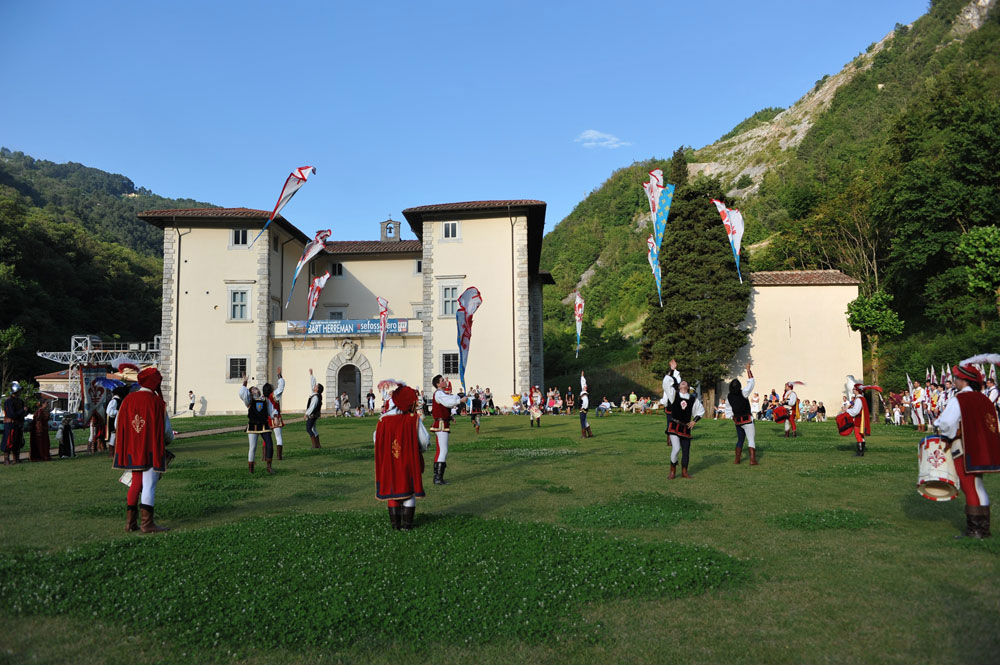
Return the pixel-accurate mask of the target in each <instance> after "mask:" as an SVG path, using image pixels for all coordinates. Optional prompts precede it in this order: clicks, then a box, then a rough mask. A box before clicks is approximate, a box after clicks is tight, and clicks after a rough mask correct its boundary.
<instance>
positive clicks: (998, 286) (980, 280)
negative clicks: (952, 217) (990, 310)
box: [958, 226, 1000, 316]
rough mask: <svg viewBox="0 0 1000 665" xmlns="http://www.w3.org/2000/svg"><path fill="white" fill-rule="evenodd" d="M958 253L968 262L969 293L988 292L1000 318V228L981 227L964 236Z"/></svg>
mask: <svg viewBox="0 0 1000 665" xmlns="http://www.w3.org/2000/svg"><path fill="white" fill-rule="evenodd" d="M958 252H959V254H960V255H961V256H962V257H964V259H965V261H966V273H967V275H968V281H969V291H970V292H972V293H976V292H982V291H987V292H989V293H990V295H992V296H993V297H994V298H995V299H996V306H997V316H1000V228H997V227H996V226H980V227H977V228H974V229H970V230H969V232H968V233H966V234H965V235H964V236H962V240H961V242H960V243H959V244H958Z"/></svg>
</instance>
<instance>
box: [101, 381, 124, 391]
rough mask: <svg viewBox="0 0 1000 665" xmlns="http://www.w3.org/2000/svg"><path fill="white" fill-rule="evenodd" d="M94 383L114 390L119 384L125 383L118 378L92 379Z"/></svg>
mask: <svg viewBox="0 0 1000 665" xmlns="http://www.w3.org/2000/svg"><path fill="white" fill-rule="evenodd" d="M94 383H96V384H97V385H99V386H100V387H102V388H107V389H108V390H114V389H115V388H117V387H119V386H124V385H125V383H124V382H122V381H119V380H118V379H94Z"/></svg>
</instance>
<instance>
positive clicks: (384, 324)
mask: <svg viewBox="0 0 1000 665" xmlns="http://www.w3.org/2000/svg"><path fill="white" fill-rule="evenodd" d="M375 302H377V303H378V334H379V343H378V364H379V367H381V366H382V351H383V350H384V349H385V331H386V329H387V328H388V327H389V301H388V300H386V299H385V298H383V297H382V296H375Z"/></svg>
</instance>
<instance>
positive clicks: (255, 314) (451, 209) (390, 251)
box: [139, 200, 552, 415]
mask: <svg viewBox="0 0 1000 665" xmlns="http://www.w3.org/2000/svg"><path fill="white" fill-rule="evenodd" d="M403 214H404V215H405V217H406V220H407V223H408V224H409V226H410V228H411V229H412V231H413V233H414V234H415V235H416V236H417V240H403V239H402V238H401V231H402V228H401V222H399V221H394V220H391V219H390V220H387V221H385V222H382V223H381V229H380V230H381V233H380V238H379V240H373V241H331V242H327V243H326V251H325V252H324V253H322V254H320V256H319V257H317V258H316V259H314V260H313V261H312V262H311V263H310V264H309V266H308V269H303V271H302V273H301V274H300V275H299V277H298V282H297V283H296V284H295V289H294V291H293V292H292V297H291V300H290V303H289V305H288V307H287V308H286V307H285V302H286V300H288V295H289V291H290V290H291V287H292V278H293V275H294V271H295V266H296V263H297V261H298V259H299V257H300V256H301V254H302V251H303V249H304V247H305V244H306V243H307V242H309V240H310V239H309V238H308V237H307V236H306V235H304V234H303V233H302V232H301V231H299V230H298V229H297V228H295V227H294V226H293V225H291V224H290V223H289V222H288V221H287V220H285V219H284V218H282V217H280V216H279V217H278V218H277V219H276V220H275V221H274V222H273V223H272V224H271V226H270V227H269V228H268V231H267V232H266V233H265V234H264V235H263V236H261V238H260V240H258V241H257V243H256V244H254V245H253V246H252V247H251V246H250V242H251V241H252V240H253V237H254V236H255V235H256V234H257V232H258V231H259V230H260V228H262V226H263V224H264V221H265V220H266V219H267V216H268V213H267V211H263V210H252V209H248V208H198V209H187V210H154V211H149V212H145V213H142V214H141V215H139V218H140V219H142V220H144V221H146V222H148V223H150V224H153V225H155V226H157V227H159V228H162V229H163V231H164V236H163V259H164V261H163V319H162V337H161V345H160V369H161V372H162V373H163V375H164V384H163V388H164V397H165V399H166V400H167V403H168V406H169V407H170V408H171V409H172V410H173V412H181V411H185V410H186V409H187V394H188V391H189V390H192V391H194V393H195V395H196V396H197V397H198V405H197V409H198V413H199V414H200V415H203V414H221V413H240V412H242V411H243V410H244V407H243V405H242V403H241V402H240V400H239V398H238V396H237V393H238V389H239V387H240V385H241V384H242V378H241V377H242V375H243V374H244V373H246V374H247V375H248V376H249V377H250V380H251V382H252V383H255V384H263V383H264V382H265V381H271V382H272V383H274V382H275V381H276V378H277V368H279V367H280V368H282V373H283V376H284V377H285V381H286V384H287V387H286V389H285V395H284V398H283V405H284V409H285V411H286V412H293V411H302V410H304V408H305V404H306V400H307V398H308V395H309V370H310V369H312V370H313V372H314V374H315V376H316V378H317V380H318V381H319V382H320V383H322V384H324V387H325V393H324V396H325V410H326V411H327V412H331V411H332V410H333V409H334V401H335V399H336V398H337V396H339V395H340V394H341V393H347V394H348V397H349V399H350V401H351V404H352V406H356V405H358V404H359V402H360V400H363V399H364V396H365V395H366V394H367V392H368V391H369V390H373V389H374V387H375V384H376V383H377V382H378V381H379V380H380V379H383V378H395V379H401V380H404V381H406V382H407V383H408V384H409V385H411V386H417V387H420V388H421V390H422V391H423V392H424V393H425V394H427V393H428V391H429V390H430V388H431V386H430V382H431V378H432V377H433V376H434V375H435V374H445V375H447V376H449V377H450V378H451V379H452V382H453V383H455V384H456V385H457V384H458V355H457V354H458V345H457V334H456V323H455V307H456V305H455V299H456V298H457V297H458V296H459V295H460V294H461V293H462V291H464V290H465V288H467V287H469V286H475V287H477V288H478V289H479V290H480V292H481V294H482V297H483V304H482V306H481V307H480V309H479V311H478V312H477V313H476V315H475V324H474V329H473V337H472V344H471V349H470V351H469V358H468V366H467V370H466V385H467V386H469V387H472V386H474V385H479V386H481V387H483V388H486V387H490V388H491V390H492V392H493V395H494V400H495V402H496V403H497V404H498V405H505V404H506V405H509V404H510V403H511V396H512V394H514V393H520V392H522V391H526V390H528V388H529V386H531V385H533V384H539V385H540V384H542V383H543V381H542V378H543V371H544V367H543V361H542V311H541V310H542V285H543V284H546V283H552V278H551V276H549V275H548V274H547V273H543V272H540V271H539V269H538V260H539V256H540V252H541V243H542V234H543V229H544V225H545V203H544V202H541V201H531V200H515V201H473V202H467V203H449V204H441V205H431V206H422V207H417V208H410V209H408V210H405V211H403ZM327 271H329V272H330V275H331V277H330V279H329V281H328V282H327V285H326V288H325V289H324V290H323V292H322V295H321V296H320V299H319V301H318V302H317V306H316V311H315V313H314V315H313V321H312V323H310V324H309V329H308V334H307V332H306V329H305V327H304V322H303V320H304V319H305V318H306V293H307V291H308V287H309V282H310V280H311V279H312V277H314V276H316V275H321V274H323V273H324V272H327ZM377 296H381V297H384V298H386V299H387V300H388V301H389V320H390V333H389V334H388V335H387V338H386V344H385V349H384V351H382V353H381V354H380V352H379V335H378V325H377V319H378V305H377V302H376V297H377ZM378 402H379V404H380V403H381V400H378Z"/></svg>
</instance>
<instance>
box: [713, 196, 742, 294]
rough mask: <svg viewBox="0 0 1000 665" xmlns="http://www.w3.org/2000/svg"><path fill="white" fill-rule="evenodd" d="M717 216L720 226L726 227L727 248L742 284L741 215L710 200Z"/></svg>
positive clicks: (717, 201) (716, 201) (719, 202)
mask: <svg viewBox="0 0 1000 665" xmlns="http://www.w3.org/2000/svg"><path fill="white" fill-rule="evenodd" d="M712 203H714V204H715V207H716V209H718V211H719V214H720V215H721V216H722V224H723V226H725V227H726V236H727V237H728V238H729V246H730V248H732V250H733V259H735V261H736V274H737V276H739V278H740V284H742V283H743V275H742V273H740V243H741V242H743V229H744V227H745V225H744V224H743V213H741V212H740V211H739V210H737V209H735V208H727V207H726V204H725V203H723V202H722V201H719V200H718V199H712Z"/></svg>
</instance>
